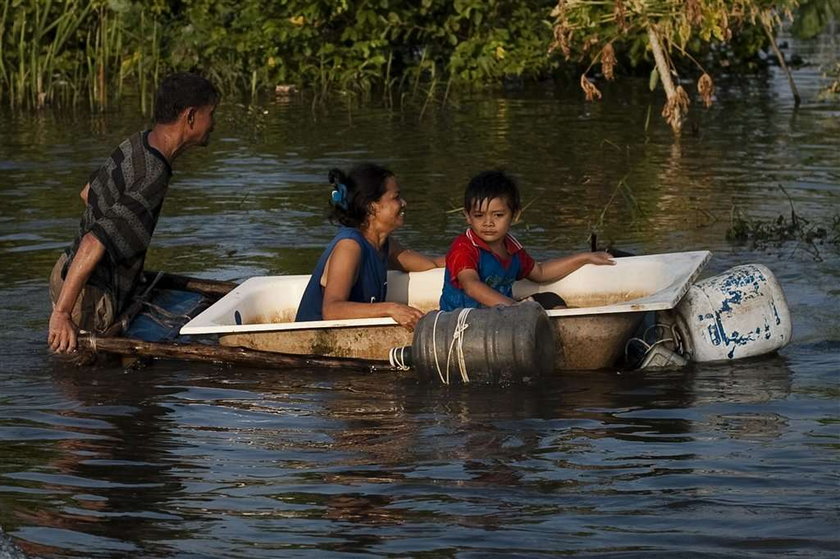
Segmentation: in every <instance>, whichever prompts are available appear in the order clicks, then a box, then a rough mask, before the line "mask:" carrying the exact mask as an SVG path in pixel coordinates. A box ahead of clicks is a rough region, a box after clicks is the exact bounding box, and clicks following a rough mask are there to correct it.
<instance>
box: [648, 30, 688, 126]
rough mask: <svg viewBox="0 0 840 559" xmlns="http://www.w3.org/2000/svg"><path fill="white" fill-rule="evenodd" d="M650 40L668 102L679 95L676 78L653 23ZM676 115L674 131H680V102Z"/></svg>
mask: <svg viewBox="0 0 840 559" xmlns="http://www.w3.org/2000/svg"><path fill="white" fill-rule="evenodd" d="M648 40H649V41H650V49H651V50H652V51H653V58H654V60H656V69H657V70H658V71H659V79H660V80H662V87H664V88H665V96H666V97H667V98H668V102H671V100H672V99H674V98H676V96H677V88H676V86H675V85H674V79H673V77H672V76H671V66H670V65H669V64H668V61H667V60H666V59H665V51H664V50H663V48H662V41H660V40H659V33H658V32H657V30H656V28H655V27H654V26H653V25H651V26H649V27H648ZM674 111H675V117H674V119H673V120H672V121H671V128H672V129H673V130H674V132H677V133H679V131H680V129H681V128H682V117H683V114H682V109H681V108H680V107H679V104H675V107H674Z"/></svg>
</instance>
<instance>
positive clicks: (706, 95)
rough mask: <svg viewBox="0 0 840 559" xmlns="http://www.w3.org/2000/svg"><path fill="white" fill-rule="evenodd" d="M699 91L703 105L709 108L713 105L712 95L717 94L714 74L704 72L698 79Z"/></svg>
mask: <svg viewBox="0 0 840 559" xmlns="http://www.w3.org/2000/svg"><path fill="white" fill-rule="evenodd" d="M697 92H698V93H699V94H700V98H701V99H702V100H703V105H704V106H705V107H706V108H707V109H708V108H709V107H711V106H712V96H713V95H714V94H715V84H714V82H713V81H712V76H710V75H709V74H706V73H703V75H702V76H700V79H699V80H697Z"/></svg>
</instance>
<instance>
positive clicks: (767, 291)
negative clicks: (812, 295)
mask: <svg viewBox="0 0 840 559" xmlns="http://www.w3.org/2000/svg"><path fill="white" fill-rule="evenodd" d="M675 314H676V319H677V328H678V329H679V331H680V334H682V337H683V342H684V344H685V346H686V347H685V350H686V353H687V354H688V356H689V357H690V359H691V360H692V361H697V362H705V361H726V360H730V359H741V358H744V357H754V356H757V355H763V354H765V353H770V352H772V351H775V350H777V349H779V348H781V347H783V346H784V345H786V344H787V343H788V342H790V336H791V322H790V311H789V310H788V306H787V301H785V295H784V293H783V292H782V288H781V286H780V285H779V282H778V281H776V277H775V276H774V275H773V272H771V271H770V270H769V269H768V268H767V267H766V266H762V265H761V264H744V265H742V266H735V267H734V268H730V269H729V270H727V271H726V272H724V273H722V274H720V275H717V276H714V277H711V278H707V279H704V280H702V281H699V282H697V283H695V284H694V285H692V286H691V287H690V288H689V290H688V293H686V295H685V297H683V299H682V301H680V303H679V305H677V308H676V309H675Z"/></svg>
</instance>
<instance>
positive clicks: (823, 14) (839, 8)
mask: <svg viewBox="0 0 840 559" xmlns="http://www.w3.org/2000/svg"><path fill="white" fill-rule="evenodd" d="M832 19H834V20H837V19H840V0H801V1H800V5H799V8H798V9H797V10H796V16H795V17H794V20H793V25H792V26H791V32H792V33H793V35H794V36H795V37H798V38H800V39H811V38H813V37H816V36H817V35H818V34H819V33H820V32H821V31H822V30H823V29H825V27H826V25H828V24H829V22H831V20H832Z"/></svg>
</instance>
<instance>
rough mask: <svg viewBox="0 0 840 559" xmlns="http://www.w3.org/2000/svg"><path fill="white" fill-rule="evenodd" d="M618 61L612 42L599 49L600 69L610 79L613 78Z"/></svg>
mask: <svg viewBox="0 0 840 559" xmlns="http://www.w3.org/2000/svg"><path fill="white" fill-rule="evenodd" d="M616 64H618V61H617V60H616V59H615V49H614V48H613V46H612V43H607V45H606V46H605V47H604V48H603V49H601V71H603V72H604V77H605V78H607V79H608V80H610V81H612V80H613V79H615V67H616Z"/></svg>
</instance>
